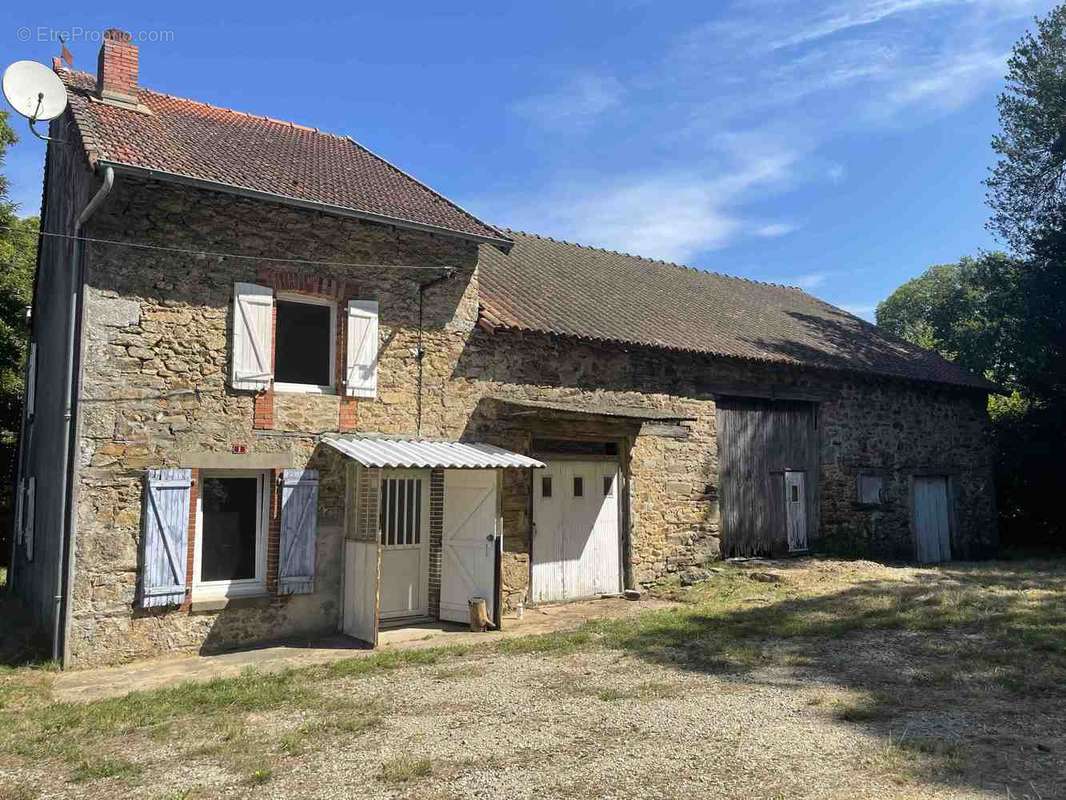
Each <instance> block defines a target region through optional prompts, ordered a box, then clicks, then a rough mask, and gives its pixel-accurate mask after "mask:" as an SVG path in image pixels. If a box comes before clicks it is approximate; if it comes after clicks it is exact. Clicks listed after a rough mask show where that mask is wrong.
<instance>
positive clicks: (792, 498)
mask: <svg viewBox="0 0 1066 800" xmlns="http://www.w3.org/2000/svg"><path fill="white" fill-rule="evenodd" d="M785 532H786V537H787V540H788V549H789V552H792V553H794V552H796V551H800V550H806V549H807V480H806V473H805V472H794V471H790V470H786V471H785Z"/></svg>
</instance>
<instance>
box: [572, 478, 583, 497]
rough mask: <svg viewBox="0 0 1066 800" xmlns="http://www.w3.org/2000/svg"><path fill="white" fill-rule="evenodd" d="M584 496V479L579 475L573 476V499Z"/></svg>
mask: <svg viewBox="0 0 1066 800" xmlns="http://www.w3.org/2000/svg"><path fill="white" fill-rule="evenodd" d="M584 496H585V479H584V478H582V477H581V476H580V475H575V476H574V497H584Z"/></svg>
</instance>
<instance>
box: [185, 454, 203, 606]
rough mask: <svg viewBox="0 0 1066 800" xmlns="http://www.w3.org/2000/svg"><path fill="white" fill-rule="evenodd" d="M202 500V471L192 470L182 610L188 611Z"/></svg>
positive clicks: (190, 603) (190, 602)
mask: <svg viewBox="0 0 1066 800" xmlns="http://www.w3.org/2000/svg"><path fill="white" fill-rule="evenodd" d="M199 498H200V470H198V469H194V470H192V486H191V488H190V489H189V529H188V532H187V534H186V537H185V538H186V539H187V540H188V544H187V545H186V547H185V602H184V603H182V606H181V608H182V610H185V611H187V610H188V609H189V606H190V605H192V579H193V571H194V570H195V569H196V505H197V502H198V501H199Z"/></svg>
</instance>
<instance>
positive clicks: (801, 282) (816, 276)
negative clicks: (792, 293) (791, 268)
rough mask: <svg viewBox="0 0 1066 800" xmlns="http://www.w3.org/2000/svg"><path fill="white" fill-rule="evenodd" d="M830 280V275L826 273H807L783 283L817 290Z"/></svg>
mask: <svg viewBox="0 0 1066 800" xmlns="http://www.w3.org/2000/svg"><path fill="white" fill-rule="evenodd" d="M827 280H829V274H828V273H826V272H807V273H804V274H803V275H794V276H793V277H792V278H790V279H788V280H787V281H781V282H782V283H788V284H790V285H792V286H798V287H799V288H801V289H807V290H810V289H817V288H818V287H819V286H821V285H822V284H823V283H825V282H826V281H827Z"/></svg>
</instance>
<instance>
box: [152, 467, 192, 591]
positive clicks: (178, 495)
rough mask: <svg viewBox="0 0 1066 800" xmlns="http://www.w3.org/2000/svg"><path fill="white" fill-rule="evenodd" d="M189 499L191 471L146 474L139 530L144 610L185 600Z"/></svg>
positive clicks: (156, 470)
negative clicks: (141, 519)
mask: <svg viewBox="0 0 1066 800" xmlns="http://www.w3.org/2000/svg"><path fill="white" fill-rule="evenodd" d="M191 498H192V470H188V469H153V470H149V471H148V485H147V487H146V490H145V500H144V523H143V525H142V529H141V548H142V553H143V560H142V568H141V569H142V572H141V606H142V607H144V608H151V607H154V606H171V605H180V604H181V602H182V601H183V600H184V599H185V567H186V564H187V557H188V535H189V502H190V500H191Z"/></svg>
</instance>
